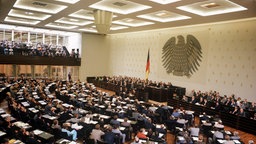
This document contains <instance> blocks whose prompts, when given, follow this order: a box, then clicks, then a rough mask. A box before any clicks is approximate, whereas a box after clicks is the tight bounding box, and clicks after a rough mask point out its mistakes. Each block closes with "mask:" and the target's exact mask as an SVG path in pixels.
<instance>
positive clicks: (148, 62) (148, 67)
mask: <svg viewBox="0 0 256 144" xmlns="http://www.w3.org/2000/svg"><path fill="white" fill-rule="evenodd" d="M149 72H150V58H149V49H148V58H147V63H146V80H148V75H149Z"/></svg>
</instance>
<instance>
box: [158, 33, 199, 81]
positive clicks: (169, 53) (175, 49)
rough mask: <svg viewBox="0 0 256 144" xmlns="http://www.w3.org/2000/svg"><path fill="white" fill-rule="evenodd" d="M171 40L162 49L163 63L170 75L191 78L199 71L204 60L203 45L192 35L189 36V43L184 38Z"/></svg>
mask: <svg viewBox="0 0 256 144" xmlns="http://www.w3.org/2000/svg"><path fill="white" fill-rule="evenodd" d="M177 38H178V42H177V44H176V38H175V37H172V38H170V39H169V40H168V41H167V42H166V43H165V45H164V47H163V48H162V62H163V66H164V68H165V69H166V72H167V73H168V74H170V73H173V75H176V76H187V77H190V76H191V75H192V74H193V72H196V71H197V70H198V67H199V66H200V64H199V61H201V58H202V51H201V45H200V43H199V41H198V40H197V39H196V38H195V37H194V36H192V35H187V41H186V43H185V39H184V37H183V36H181V35H179V36H177Z"/></svg>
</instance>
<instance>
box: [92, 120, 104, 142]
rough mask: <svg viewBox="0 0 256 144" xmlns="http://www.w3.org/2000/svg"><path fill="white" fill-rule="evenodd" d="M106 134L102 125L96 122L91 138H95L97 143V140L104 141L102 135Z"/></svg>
mask: <svg viewBox="0 0 256 144" xmlns="http://www.w3.org/2000/svg"><path fill="white" fill-rule="evenodd" d="M104 134H105V133H104V132H103V131H102V130H101V129H100V125H99V124H96V125H95V128H94V129H93V130H92V132H91V135H90V138H91V139H94V141H95V143H97V141H102V139H101V136H102V135H104Z"/></svg>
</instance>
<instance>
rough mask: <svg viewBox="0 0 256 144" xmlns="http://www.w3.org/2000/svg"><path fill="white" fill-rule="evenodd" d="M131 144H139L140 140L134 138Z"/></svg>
mask: <svg viewBox="0 0 256 144" xmlns="http://www.w3.org/2000/svg"><path fill="white" fill-rule="evenodd" d="M131 144H141V142H140V139H139V138H138V137H137V136H136V137H135V139H134V141H133V142H132V143H131Z"/></svg>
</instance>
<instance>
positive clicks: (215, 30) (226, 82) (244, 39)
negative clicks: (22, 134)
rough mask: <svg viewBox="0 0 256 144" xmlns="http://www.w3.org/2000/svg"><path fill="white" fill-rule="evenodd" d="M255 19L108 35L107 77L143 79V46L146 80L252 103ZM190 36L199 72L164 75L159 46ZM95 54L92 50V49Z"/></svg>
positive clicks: (255, 86)
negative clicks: (199, 58) (198, 52)
mask: <svg viewBox="0 0 256 144" xmlns="http://www.w3.org/2000/svg"><path fill="white" fill-rule="evenodd" d="M255 25H256V20H245V21H240V22H229V23H219V24H208V25H197V26H186V27H180V28H171V29H163V30H152V31H145V32H136V33H124V34H114V35H110V36H109V38H108V41H109V42H110V47H109V52H110V54H109V56H110V59H109V74H110V75H127V76H132V77H140V78H145V66H146V60H147V52H148V48H150V61H151V66H150V68H151V73H150V75H149V79H151V80H156V81H165V82H172V83H173V84H174V85H177V86H182V87H186V88H187V92H188V91H191V90H192V89H196V90H203V91H208V90H216V91H219V92H220V93H221V94H222V95H223V94H227V95H230V94H232V93H234V94H235V95H236V96H237V97H238V96H239V97H242V98H247V99H249V100H251V101H255V100H256V27H255ZM187 34H192V35H194V36H195V37H196V38H197V39H198V40H199V42H200V44H201V47H202V52H203V58H202V62H201V63H200V67H199V70H198V71H197V72H196V73H194V74H193V75H192V76H191V77H190V78H187V77H177V76H173V75H172V74H170V75H169V74H167V73H166V71H165V69H164V68H163V66H162V61H161V55H162V47H163V46H164V44H165V42H166V41H167V40H168V39H169V38H171V37H173V36H177V35H183V36H184V37H186V35H187ZM97 51H98V50H97Z"/></svg>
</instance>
